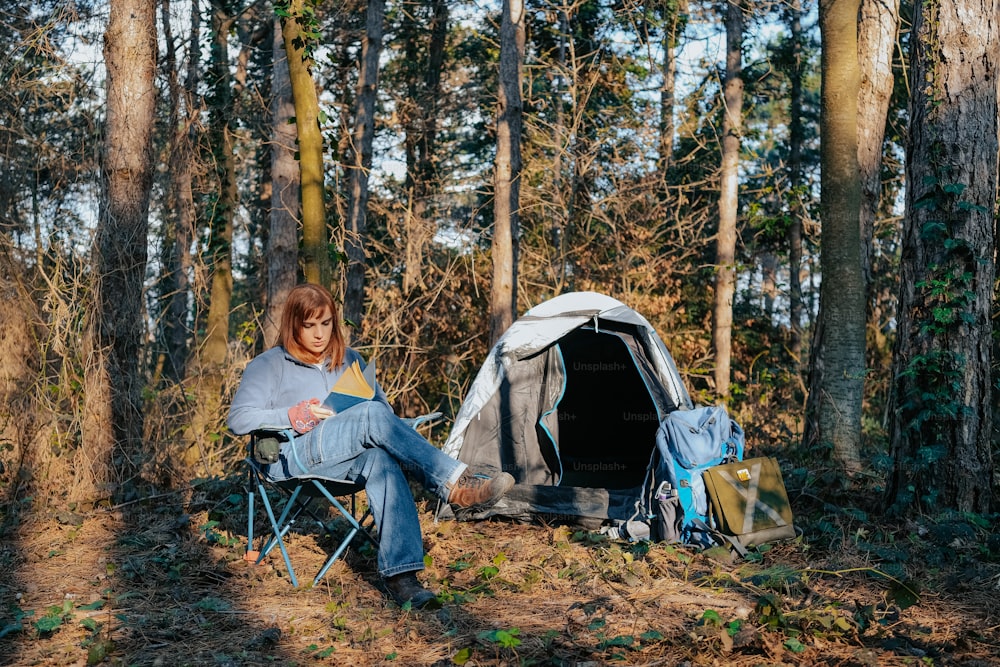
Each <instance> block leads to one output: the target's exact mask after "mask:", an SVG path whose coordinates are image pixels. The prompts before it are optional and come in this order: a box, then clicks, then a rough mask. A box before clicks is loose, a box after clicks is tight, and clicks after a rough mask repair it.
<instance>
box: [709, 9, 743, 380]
mask: <svg viewBox="0 0 1000 667" xmlns="http://www.w3.org/2000/svg"><path fill="white" fill-rule="evenodd" d="M725 22H726V74H725V80H724V81H723V83H722V96H723V110H722V168H721V170H720V173H719V233H718V238H717V240H716V255H715V265H716V274H715V297H714V298H715V302H714V311H713V312H714V317H713V320H712V349H713V351H714V352H715V393H716V394H718V395H719V396H728V395H729V382H730V359H731V356H732V336H733V295H734V294H735V292H736V218H737V215H738V213H739V161H740V133H741V132H742V125H743V79H742V78H741V76H742V72H743V59H742V48H743V8H742V4H741V3H740V2H738V1H735V0H732V1H730V2H728V3H727V4H726V17H725Z"/></svg>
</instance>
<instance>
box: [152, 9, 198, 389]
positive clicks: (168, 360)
mask: <svg viewBox="0 0 1000 667" xmlns="http://www.w3.org/2000/svg"><path fill="white" fill-rule="evenodd" d="M160 11H161V22H162V24H163V36H164V44H165V46H166V53H165V58H164V60H165V62H164V66H165V68H166V70H167V95H168V103H169V105H170V106H169V112H168V113H169V124H168V126H167V131H168V132H169V133H171V134H170V136H169V137H168V141H169V142H170V146H169V155H168V157H167V162H168V164H169V165H170V166H169V169H168V170H167V179H168V184H167V188H166V189H167V198H168V201H169V204H168V205H167V206H166V207H165V211H164V217H165V220H164V227H165V229H164V232H163V238H164V241H163V244H162V249H161V253H162V260H161V261H162V264H163V267H164V269H163V271H162V273H161V275H160V279H159V283H158V288H159V289H158V297H159V302H160V319H161V322H162V324H161V326H160V327H159V329H158V332H157V333H158V334H159V336H160V341H161V348H162V349H163V356H164V366H165V368H164V370H163V374H164V375H165V376H166V377H167V378H169V379H172V380H178V379H180V378H181V377H183V376H184V370H185V366H186V363H187V345H188V335H189V333H190V326H189V325H188V316H189V314H190V313H189V308H188V300H189V298H190V296H191V285H190V276H191V271H192V268H193V260H192V256H191V244H192V243H193V241H194V237H195V206H194V195H193V192H192V188H191V183H192V179H193V177H194V176H193V172H194V164H193V163H194V161H195V152H194V148H193V146H192V141H191V135H192V132H193V131H194V125H195V122H196V119H197V114H198V111H199V108H198V107H197V106H196V104H195V90H196V88H197V82H198V61H199V58H198V53H199V49H197V48H188V50H187V59H188V60H187V67H186V77H185V80H184V81H183V82H182V81H181V76H180V74H181V64H180V63H179V62H178V60H177V55H176V53H177V46H176V42H175V39H174V35H173V22H172V19H171V16H170V0H162V3H161V6H160ZM200 32H201V12H200V11H199V8H198V2H197V0H192V2H191V14H190V30H189V33H188V39H189V44H198V38H199V36H200Z"/></svg>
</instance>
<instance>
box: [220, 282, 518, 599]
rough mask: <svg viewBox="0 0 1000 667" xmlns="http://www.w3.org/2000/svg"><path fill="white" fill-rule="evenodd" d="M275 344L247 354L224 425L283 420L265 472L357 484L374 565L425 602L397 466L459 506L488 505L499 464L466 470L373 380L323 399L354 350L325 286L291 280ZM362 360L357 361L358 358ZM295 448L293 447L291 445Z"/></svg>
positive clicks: (400, 594)
mask: <svg viewBox="0 0 1000 667" xmlns="http://www.w3.org/2000/svg"><path fill="white" fill-rule="evenodd" d="M278 335H279V340H280V344H279V345H277V346H275V347H273V348H271V349H270V350H267V351H266V352H264V353H263V354H261V355H260V356H258V357H257V358H255V359H254V360H253V361H251V362H250V363H249V364H248V365H247V367H246V370H245V371H244V372H243V378H242V380H241V381H240V386H239V388H238V389H237V390H236V395H235V396H234V397H233V402H232V406H231V407H230V410H229V421H228V423H229V428H230V429H231V430H232V431H233V432H234V433H236V434H237V435H246V434H248V433H250V432H251V431H254V430H256V429H258V428H261V427H263V426H268V427H274V426H280V427H282V428H292V429H294V430H295V431H296V433H297V434H298V435H297V436H296V438H295V439H294V441H292V442H290V443H289V442H286V443H283V444H282V450H281V456H280V459H279V460H278V462H276V463H273V464H271V465H270V466H267V469H266V470H265V472H266V473H267V474H268V476H270V477H271V478H272V479H276V480H280V479H288V478H291V477H297V476H315V477H328V478H337V479H347V480H351V481H356V482H359V483H361V484H363V485H364V486H365V492H366V494H367V496H368V504H369V506H370V507H371V510H372V514H373V516H374V517H375V523H376V525H377V526H378V534H379V543H380V546H379V553H378V568H379V574H381V575H382V577H383V579H384V581H385V585H386V588H387V589H388V591H389V593H390V594H391V595H392V597H393V598H394V599H395V600H396V602H398V603H399V604H403V603H405V602H409V603H410V604H411V605H412V607H414V608H419V607H423V606H425V605H426V604H427V603H428V602H430V601H431V600H433V599H434V598H435V595H434V594H433V593H431V592H430V591H428V590H427V589H425V588H424V587H423V586H422V585H421V584H420V582H419V581H418V580H417V577H416V574H415V573H416V572H418V571H419V570H422V569H423V567H424V551H423V538H422V536H421V533H420V521H419V519H418V518H417V508H416V505H415V504H414V502H413V496H412V494H411V493H410V487H409V484H408V483H407V480H406V477H405V475H404V474H403V471H404V470H405V471H406V472H408V473H410V474H411V475H412V476H413V477H415V478H416V479H417V480H418V481H419V482H420V483H421V484H422V485H423V486H424V488H426V489H427V490H428V491H430V492H432V493H434V494H436V495H438V496H439V497H440V498H441V499H442V500H444V501H445V502H448V503H451V504H453V505H456V506H458V507H489V506H490V505H492V504H494V503H496V501H497V500H499V499H500V498H501V497H502V496H503V495H504V494H505V493H506V492H507V491H509V490H510V488H511V487H512V486H513V485H514V478H513V477H511V476H510V475H509V474H508V473H501V474H500V475H498V476H496V477H492V478H491V477H487V476H485V475H475V474H473V473H472V472H471V471H469V470H468V467H467V466H466V465H465V464H464V463H462V462H461V461H457V460H455V459H453V458H451V457H449V456H447V455H445V454H444V453H442V452H441V450H439V449H438V448H436V447H434V446H433V445H431V444H430V443H429V442H427V440H425V439H424V438H423V437H421V436H420V434H418V433H417V432H416V431H415V430H413V429H412V428H410V427H409V426H408V425H407V424H406V423H404V422H403V421H402V420H401V419H400V418H399V417H397V416H396V415H395V414H394V413H393V411H392V408H391V407H390V406H389V403H388V401H387V400H386V397H385V393H384V392H383V391H382V388H381V387H378V386H376V393H375V397H374V398H373V399H372V400H370V401H365V402H363V403H360V404H358V405H356V406H354V407H351V408H349V409H348V410H346V411H344V412H343V413H340V414H335V413H334V412H333V411H332V410H330V409H329V408H327V407H325V406H323V404H322V401H323V398H324V397H326V395H327V394H328V393H329V392H330V389H331V388H332V387H333V385H334V384H335V383H336V382H337V379H338V378H339V377H340V376H341V374H342V373H343V372H344V370H345V369H346V368H347V367H348V366H350V365H351V363H352V362H354V361H355V360H360V359H361V355H360V354H358V353H357V352H356V351H355V350H353V349H351V348H349V347H347V345H346V343H345V341H344V336H343V332H342V331H341V328H340V324H339V319H338V314H337V308H336V305H335V304H334V301H333V298H332V297H331V296H330V293H329V292H328V291H327V290H325V289H323V288H322V287H319V286H317V285H299V286H297V287H295V288H294V289H293V290H292V291H291V292H290V293H289V295H288V301H287V303H286V304H285V309H284V313H283V314H282V317H281V326H280V330H279V334H278ZM361 363H362V364H363V363H364V362H363V361H362V362H361ZM293 450H294V451H293Z"/></svg>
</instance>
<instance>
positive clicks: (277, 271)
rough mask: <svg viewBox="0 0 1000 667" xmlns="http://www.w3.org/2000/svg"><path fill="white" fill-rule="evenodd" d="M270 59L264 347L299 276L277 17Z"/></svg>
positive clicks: (295, 194)
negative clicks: (269, 161)
mask: <svg viewBox="0 0 1000 667" xmlns="http://www.w3.org/2000/svg"><path fill="white" fill-rule="evenodd" d="M272 53H273V57H272V61H271V215H270V218H271V223H270V230H269V232H268V236H267V256H266V261H267V288H266V289H267V292H266V293H267V310H266V315H265V317H264V331H263V333H264V347H265V348H270V347H272V346H273V345H274V344H275V343H276V342H277V339H278V325H279V324H280V322H281V312H282V311H283V310H284V308H285V301H286V300H287V298H288V293H289V292H290V291H291V290H292V288H293V287H295V283H296V281H297V275H298V250H299V247H298V233H297V232H298V215H299V196H300V192H299V166H298V164H296V162H295V150H296V146H295V137H296V132H295V124H294V123H292V122H291V120H292V119H293V118H294V116H295V105H294V103H293V101H292V84H291V79H290V77H289V73H288V59H287V57H286V54H285V48H284V42H283V36H282V34H281V23H280V21H278V20H275V27H274V41H273V44H272Z"/></svg>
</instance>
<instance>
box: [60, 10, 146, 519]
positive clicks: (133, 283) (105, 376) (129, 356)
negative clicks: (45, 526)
mask: <svg viewBox="0 0 1000 667" xmlns="http://www.w3.org/2000/svg"><path fill="white" fill-rule="evenodd" d="M156 53H157V46H156V3H155V2H154V1H150V0H111V3H110V10H109V17H108V27H107V30H106V32H105V35H104V60H105V63H106V65H107V106H106V108H107V120H106V121H105V124H106V132H105V144H104V156H103V158H104V160H103V168H102V170H101V186H102V187H101V204H100V210H99V218H98V225H97V234H96V237H95V239H94V248H93V254H94V256H93V268H94V278H93V279H94V290H93V301H92V303H91V304H90V312H89V315H88V322H87V336H86V339H85V343H84V345H85V349H86V359H87V367H86V370H85V373H86V376H85V385H86V387H85V392H84V418H83V442H82V444H81V446H80V448H79V449H78V450H77V455H76V457H75V459H76V460H75V465H74V474H75V476H76V478H75V480H74V481H75V484H74V486H73V489H72V492H71V496H73V497H74V498H75V499H84V498H91V499H93V498H95V497H106V495H105V494H106V493H107V492H108V491H109V490H112V489H116V490H117V493H115V495H117V496H118V497H123V496H124V495H125V491H126V490H128V489H129V487H130V486H132V484H133V483H134V481H135V477H136V476H137V474H138V472H139V468H140V464H141V461H140V455H141V452H142V437H143V409H142V388H143V386H144V383H143V378H142V373H141V372H140V364H139V360H140V358H141V350H142V341H143V331H144V330H145V327H144V324H143V317H142V312H143V309H142V284H143V279H144V278H145V272H146V243H147V239H146V233H147V229H148V223H149V196H150V189H151V187H152V180H153V167H152V137H153V127H154V120H155V118H156V86H155V81H154V76H155V66H156Z"/></svg>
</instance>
